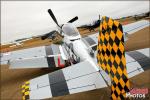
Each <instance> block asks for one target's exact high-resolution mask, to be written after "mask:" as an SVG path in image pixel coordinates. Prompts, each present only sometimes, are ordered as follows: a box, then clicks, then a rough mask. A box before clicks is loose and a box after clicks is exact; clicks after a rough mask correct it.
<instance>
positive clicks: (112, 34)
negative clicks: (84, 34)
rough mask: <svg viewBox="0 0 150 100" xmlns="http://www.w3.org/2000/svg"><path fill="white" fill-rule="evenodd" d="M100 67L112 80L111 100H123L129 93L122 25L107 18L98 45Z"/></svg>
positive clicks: (102, 21) (104, 20)
mask: <svg viewBox="0 0 150 100" xmlns="http://www.w3.org/2000/svg"><path fill="white" fill-rule="evenodd" d="M97 61H98V65H99V66H100V67H101V68H102V69H103V70H104V71H105V72H106V73H107V74H109V76H110V78H111V99H112V100H123V99H125V97H126V93H127V92H128V91H129V88H130V85H129V80H128V77H127V70H126V59H125V48H124V38H123V29H122V25H121V24H120V23H119V22H118V21H116V20H113V19H111V18H108V17H106V16H104V17H102V20H101V24H100V29H99V36H98V45H97Z"/></svg>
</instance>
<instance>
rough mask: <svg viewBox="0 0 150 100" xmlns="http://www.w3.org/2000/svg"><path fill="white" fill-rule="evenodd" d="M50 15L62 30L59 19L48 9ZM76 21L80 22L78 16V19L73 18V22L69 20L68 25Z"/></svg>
mask: <svg viewBox="0 0 150 100" xmlns="http://www.w3.org/2000/svg"><path fill="white" fill-rule="evenodd" d="M48 13H49V14H50V16H51V17H52V19H53V21H54V22H55V23H56V25H57V26H58V27H60V28H61V26H60V25H59V24H58V22H57V19H56V17H55V15H54V13H53V12H52V10H51V9H48ZM76 20H78V16H76V17H74V18H72V19H71V20H69V21H68V23H73V22H74V21H76Z"/></svg>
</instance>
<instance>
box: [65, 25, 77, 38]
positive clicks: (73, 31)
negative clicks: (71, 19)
mask: <svg viewBox="0 0 150 100" xmlns="http://www.w3.org/2000/svg"><path fill="white" fill-rule="evenodd" d="M62 30H63V32H64V34H65V35H67V36H78V35H79V31H78V30H77V28H76V27H75V26H73V25H72V24H71V23H67V24H64V25H63V27H62Z"/></svg>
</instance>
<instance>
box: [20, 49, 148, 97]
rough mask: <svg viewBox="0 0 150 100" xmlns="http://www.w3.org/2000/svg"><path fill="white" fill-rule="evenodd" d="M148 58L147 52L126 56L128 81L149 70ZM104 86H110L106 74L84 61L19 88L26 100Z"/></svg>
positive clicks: (136, 52) (144, 50)
mask: <svg viewBox="0 0 150 100" xmlns="http://www.w3.org/2000/svg"><path fill="white" fill-rule="evenodd" d="M149 54H150V52H149V48H146V49H141V50H137V51H131V52H127V53H126V61H127V72H128V76H129V78H131V77H133V76H136V75H138V74H140V73H142V72H144V71H145V70H146V69H148V68H150V62H149V61H150V57H149ZM100 73H101V74H100ZM107 84H108V85H110V84H111V80H110V78H109V76H108V75H107V74H106V73H105V71H103V70H100V71H97V70H96V69H95V68H94V67H93V65H92V64H91V63H90V61H88V60H86V61H83V62H80V63H78V64H76V65H72V66H70V67H67V68H64V69H61V70H58V71H55V72H52V73H49V74H46V75H43V76H40V77H37V78H34V79H31V80H29V81H28V82H26V83H25V84H24V85H23V86H22V92H23V98H25V99H44V98H52V97H57V96H63V95H68V94H74V93H79V92H84V91H89V90H94V89H99V88H104V87H107V86H108V85H107Z"/></svg>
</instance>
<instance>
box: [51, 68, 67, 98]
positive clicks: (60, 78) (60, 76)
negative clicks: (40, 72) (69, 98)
mask: <svg viewBox="0 0 150 100" xmlns="http://www.w3.org/2000/svg"><path fill="white" fill-rule="evenodd" d="M48 76H49V83H50V88H51V93H52V96H53V97H56V96H62V95H67V94H69V89H68V86H67V82H66V80H65V77H64V73H63V71H62V70H58V71H56V72H53V73H50V74H48Z"/></svg>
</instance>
